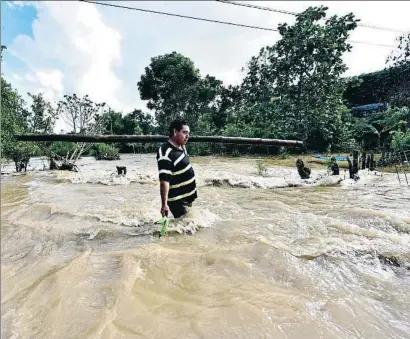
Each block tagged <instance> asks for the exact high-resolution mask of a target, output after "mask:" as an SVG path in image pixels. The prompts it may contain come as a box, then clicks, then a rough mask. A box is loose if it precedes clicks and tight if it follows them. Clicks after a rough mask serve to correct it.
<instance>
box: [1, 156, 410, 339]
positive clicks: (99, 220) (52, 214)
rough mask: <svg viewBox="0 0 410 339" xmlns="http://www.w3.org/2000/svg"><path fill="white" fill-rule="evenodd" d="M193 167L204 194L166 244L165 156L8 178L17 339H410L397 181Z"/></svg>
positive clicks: (5, 323)
mask: <svg viewBox="0 0 410 339" xmlns="http://www.w3.org/2000/svg"><path fill="white" fill-rule="evenodd" d="M192 162H193V166H194V168H195V171H196V173H197V180H198V195H199V198H198V200H197V201H196V202H195V203H194V205H193V207H192V208H191V209H190V210H189V212H188V213H187V215H185V216H184V217H182V218H179V219H173V218H171V221H170V225H169V227H168V233H167V235H166V236H165V237H161V238H159V237H158V232H159V230H160V225H156V224H155V222H156V221H157V220H159V219H160V217H161V216H160V212H159V210H160V196H159V183H158V180H157V177H158V175H157V168H156V162H155V156H154V155H152V154H150V155H124V156H122V160H121V161H117V162H116V163H115V162H109V161H95V160H93V159H91V158H83V159H81V160H80V162H79V164H78V165H79V168H80V172H79V173H73V172H63V171H61V172H58V171H56V172H42V171H40V170H41V169H42V165H43V164H42V161H40V160H38V159H37V160H36V159H34V160H33V162H32V164H31V165H32V168H34V169H36V171H34V172H28V173H27V174H19V175H8V176H4V177H2V228H1V232H2V234H1V235H2V249H1V251H2V266H1V274H2V286H1V287H2V329H1V331H2V332H1V333H2V337H4V338H137V337H148V338H163V337H166V338H174V337H175V338H176V337H184V338H197V337H200V338H219V337H227V338H228V337H229V338H231V337H234V338H273V337H274V338H304V339H305V338H409V337H410V321H409V319H410V311H409V308H408V305H409V304H410V188H408V187H405V186H403V185H401V186H400V185H399V184H398V182H397V178H395V176H394V175H390V174H381V173H378V172H376V173H374V172H373V173H370V172H368V171H361V172H360V180H359V181H357V182H355V181H353V180H348V179H345V178H344V173H341V175H340V176H335V177H329V176H327V175H326V173H325V170H323V171H320V170H313V171H312V179H309V180H301V179H299V177H298V174H297V171H296V168H281V167H278V166H270V167H269V168H268V171H267V174H266V176H264V177H260V176H258V175H257V174H256V172H255V166H254V162H255V160H254V159H247V158H240V159H237V158H236V159H229V158H222V157H219V158H218V157H202V158H193V159H192ZM116 165H119V166H127V175H125V176H118V175H117V174H116V173H115V166H116ZM11 169H12V168H11ZM5 170H7V168H6V169H5Z"/></svg>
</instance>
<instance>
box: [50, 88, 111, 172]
mask: <svg viewBox="0 0 410 339" xmlns="http://www.w3.org/2000/svg"><path fill="white" fill-rule="evenodd" d="M105 106H106V105H105V103H95V102H93V101H92V100H91V99H90V98H89V97H88V95H85V96H84V97H82V98H79V97H78V96H77V95H76V94H75V93H74V94H73V95H64V100H60V101H59V103H58V106H57V112H58V113H59V114H60V115H61V117H62V118H63V120H64V121H65V122H66V124H68V125H69V126H70V127H71V128H72V133H74V134H76V133H81V134H98V133H102V131H103V130H104V126H105V125H106V123H107V117H108V116H107V114H104V113H105V111H104V108H105ZM92 146H93V144H92V143H88V144H87V143H84V142H80V143H76V144H75V146H74V148H73V149H72V150H71V151H70V152H68V153H67V156H66V159H65V161H66V162H69V164H70V168H72V167H73V166H74V165H75V162H76V161H77V160H78V159H79V158H80V157H81V155H82V154H83V153H84V152H86V151H88V150H89V149H90V148H91V147H92Z"/></svg>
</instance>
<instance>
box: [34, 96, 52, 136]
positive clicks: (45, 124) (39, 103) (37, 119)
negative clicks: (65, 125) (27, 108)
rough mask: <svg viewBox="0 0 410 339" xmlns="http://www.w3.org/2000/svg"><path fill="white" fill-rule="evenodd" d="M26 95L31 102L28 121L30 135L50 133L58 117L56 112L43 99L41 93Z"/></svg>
mask: <svg viewBox="0 0 410 339" xmlns="http://www.w3.org/2000/svg"><path fill="white" fill-rule="evenodd" d="M27 94H28V96H29V97H30V98H31V99H32V100H33V102H32V104H31V114H30V116H29V119H28V124H29V129H30V131H31V132H32V133H43V134H44V133H52V132H53V130H54V126H55V123H56V119H57V115H58V112H57V110H55V109H54V108H53V107H52V106H51V104H50V103H49V102H47V101H46V100H45V99H44V97H43V94H42V93H39V94H31V93H27Z"/></svg>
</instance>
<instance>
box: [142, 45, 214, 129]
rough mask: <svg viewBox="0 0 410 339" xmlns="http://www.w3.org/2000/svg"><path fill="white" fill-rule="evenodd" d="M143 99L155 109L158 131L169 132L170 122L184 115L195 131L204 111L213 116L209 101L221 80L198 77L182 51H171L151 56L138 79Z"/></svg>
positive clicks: (212, 99)
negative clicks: (149, 61) (143, 72)
mask: <svg viewBox="0 0 410 339" xmlns="http://www.w3.org/2000/svg"><path fill="white" fill-rule="evenodd" d="M138 89H139V92H140V97H141V99H142V100H148V104H147V107H148V108H149V109H153V110H155V117H156V120H157V123H158V131H159V132H160V133H161V134H163V133H165V134H166V133H167V132H168V126H169V124H170V122H171V121H172V120H173V119H175V118H184V119H187V120H188V121H189V122H190V125H191V130H192V131H195V130H196V127H197V122H198V120H199V118H200V117H201V116H202V115H203V114H205V113H207V114H210V115H211V116H213V117H214V119H215V121H216V124H217V125H218V127H220V125H221V122H220V121H219V120H218V117H217V116H216V115H215V107H214V106H213V104H212V102H213V101H214V100H215V98H216V96H217V95H218V94H219V93H220V92H221V91H222V82H221V81H219V80H217V79H215V78H214V77H211V76H208V75H207V76H206V77H205V78H201V75H200V73H199V70H198V69H196V68H195V65H194V63H193V62H192V61H191V60H190V59H189V58H187V57H185V56H183V55H182V54H179V53H176V52H172V53H170V54H165V55H161V56H158V57H155V58H152V59H151V63H150V65H149V67H146V68H145V74H143V75H142V76H141V80H140V81H139V82H138Z"/></svg>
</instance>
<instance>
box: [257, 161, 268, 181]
mask: <svg viewBox="0 0 410 339" xmlns="http://www.w3.org/2000/svg"><path fill="white" fill-rule="evenodd" d="M256 170H257V173H258V175H259V176H261V177H263V176H265V175H266V174H267V173H268V169H267V168H266V166H265V163H264V162H263V160H261V159H259V160H256Z"/></svg>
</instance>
